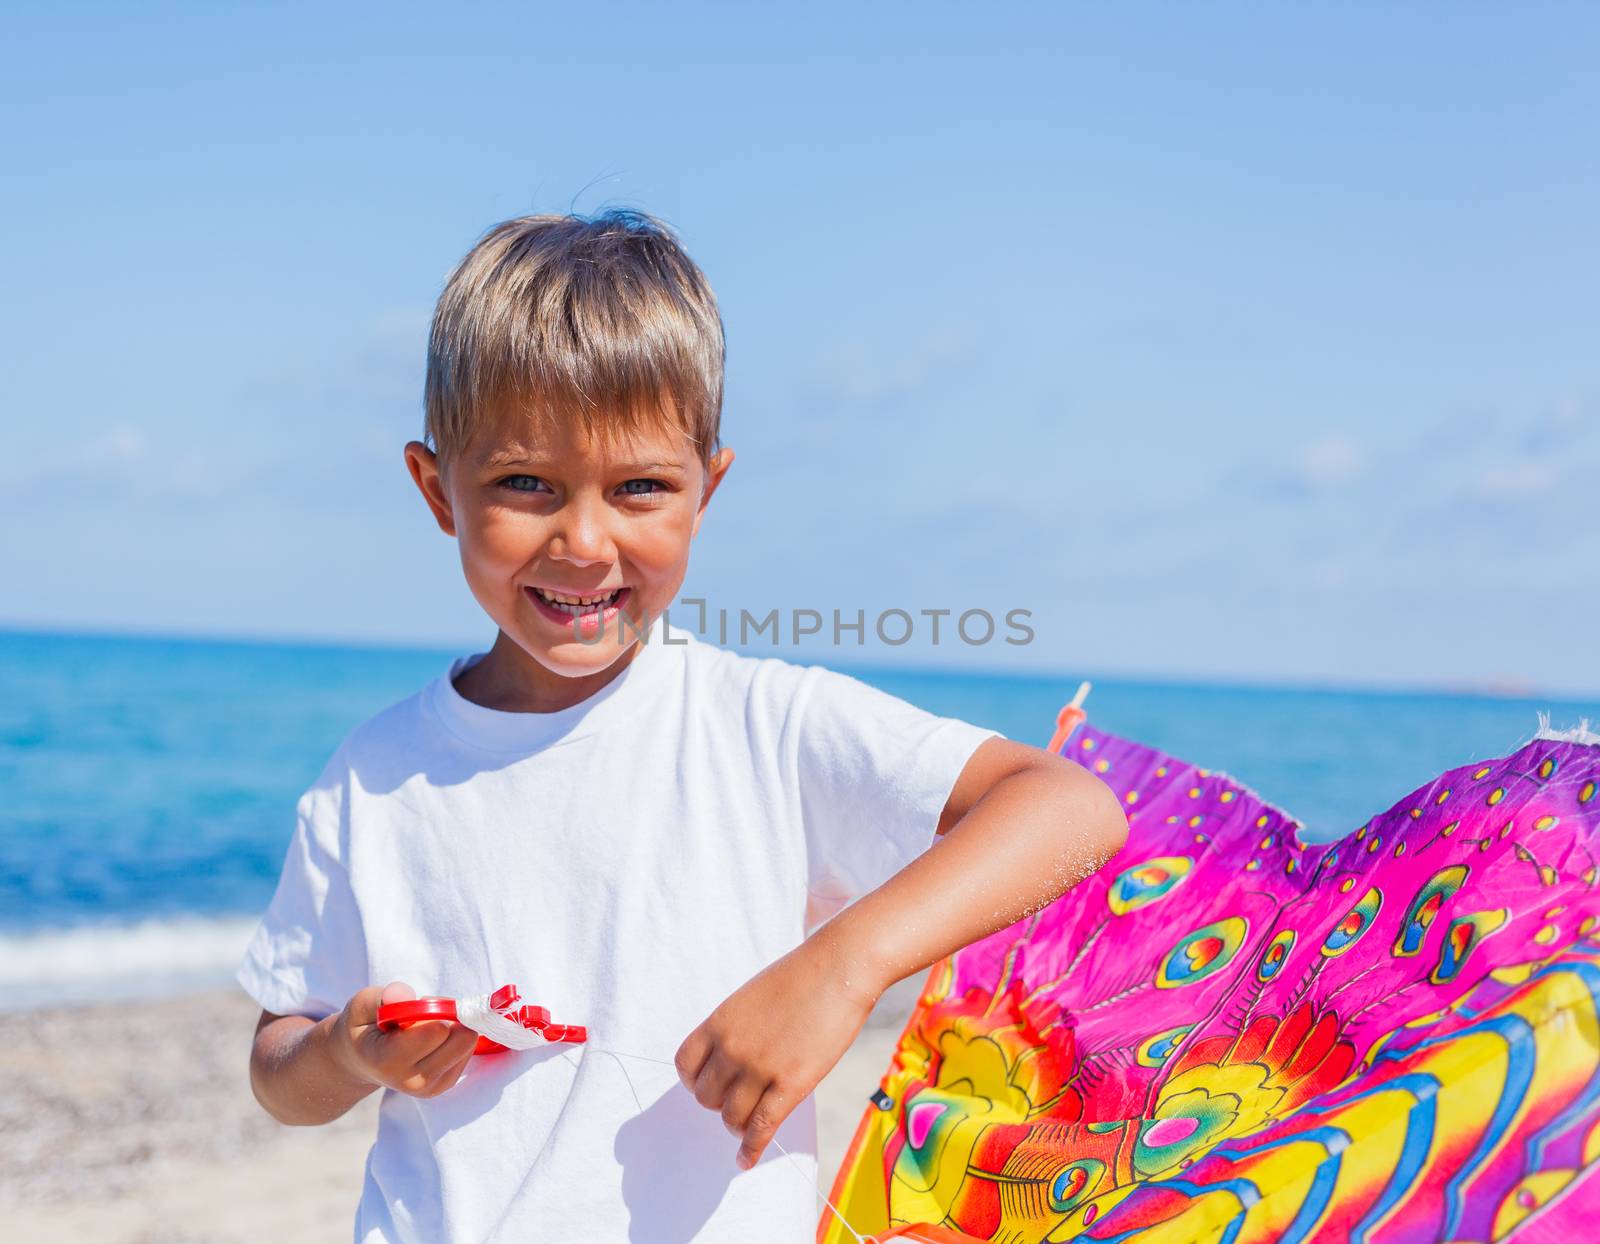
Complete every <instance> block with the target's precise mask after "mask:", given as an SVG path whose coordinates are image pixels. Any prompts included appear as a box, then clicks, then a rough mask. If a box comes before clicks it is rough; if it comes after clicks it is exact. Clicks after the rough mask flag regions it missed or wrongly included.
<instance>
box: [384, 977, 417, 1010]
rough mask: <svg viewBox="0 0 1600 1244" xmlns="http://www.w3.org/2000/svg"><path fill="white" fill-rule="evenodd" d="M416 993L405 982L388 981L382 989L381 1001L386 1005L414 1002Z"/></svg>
mask: <svg viewBox="0 0 1600 1244" xmlns="http://www.w3.org/2000/svg"><path fill="white" fill-rule="evenodd" d="M416 996H417V991H416V990H415V989H413V988H411V986H410V985H408V984H406V983H405V981H390V982H389V983H388V984H387V985H385V986H384V987H383V996H382V999H381V1001H382V1002H383V1003H384V1004H385V1005H387V1004H388V1003H390V1002H412V1001H415V1000H416Z"/></svg>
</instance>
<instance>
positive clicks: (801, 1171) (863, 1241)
mask: <svg viewBox="0 0 1600 1244" xmlns="http://www.w3.org/2000/svg"><path fill="white" fill-rule="evenodd" d="M469 1027H470V1025H469ZM474 1031H476V1029H474ZM585 1045H586V1046H587V1048H589V1049H591V1050H593V1051H594V1052H595V1053H596V1054H609V1055H611V1057H612V1058H615V1059H617V1060H618V1062H617V1068H618V1070H620V1071H621V1072H622V1076H623V1079H625V1080H627V1082H628V1091H629V1092H630V1093H632V1094H633V1101H634V1104H635V1105H636V1106H638V1107H639V1110H640V1112H641V1113H643V1111H644V1103H643V1102H642V1101H640V1100H639V1090H638V1089H636V1088H634V1087H633V1077H632V1076H630V1075H629V1074H628V1069H627V1068H626V1067H624V1066H623V1065H622V1062H621V1060H622V1059H624V1058H637V1059H638V1060H639V1061H640V1062H645V1063H655V1064H657V1065H658V1066H661V1067H671V1068H672V1069H673V1070H674V1071H676V1070H677V1067H678V1064H677V1063H675V1062H673V1061H672V1060H671V1059H670V1058H652V1057H651V1056H650V1055H648V1054H630V1053H628V1052H627V1051H626V1050H612V1049H607V1048H606V1047H605V1046H603V1045H595V1044H594V1043H593V1042H585ZM771 1144H772V1145H773V1147H774V1148H776V1149H777V1151H778V1152H779V1153H781V1154H783V1156H784V1157H786V1158H788V1159H789V1164H790V1165H791V1166H792V1167H793V1168H794V1173H795V1174H796V1175H798V1176H799V1177H800V1178H801V1179H802V1180H804V1181H805V1185H806V1187H808V1188H810V1189H811V1191H812V1193H813V1194H814V1195H815V1196H816V1198H817V1200H819V1201H821V1202H822V1203H823V1204H824V1205H826V1206H827V1207H828V1212H829V1213H830V1214H832V1215H833V1216H834V1217H835V1218H837V1219H838V1220H839V1225H840V1226H842V1227H843V1228H844V1229H845V1230H846V1231H848V1232H849V1233H850V1234H851V1236H852V1237H853V1238H854V1239H855V1241H856V1244H875V1240H874V1237H873V1236H870V1235H862V1234H861V1232H859V1231H857V1230H856V1229H855V1228H854V1227H852V1226H851V1225H850V1220H849V1219H848V1218H846V1217H845V1216H844V1215H843V1214H841V1213H840V1212H839V1207H838V1206H837V1205H835V1204H834V1203H833V1202H832V1201H830V1200H829V1199H828V1197H827V1194H826V1193H824V1192H823V1191H822V1189H821V1188H819V1187H817V1185H816V1184H815V1183H814V1182H813V1181H812V1180H811V1179H810V1178H809V1177H808V1176H807V1175H806V1170H805V1167H803V1166H801V1165H800V1159H799V1158H797V1157H795V1155H794V1154H792V1153H790V1152H789V1151H788V1150H787V1149H785V1148H784V1147H783V1144H782V1142H780V1141H779V1140H778V1138H777V1137H776V1136H774V1137H773V1138H772V1140H771Z"/></svg>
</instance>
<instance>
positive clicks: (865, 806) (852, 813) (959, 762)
mask: <svg viewBox="0 0 1600 1244" xmlns="http://www.w3.org/2000/svg"><path fill="white" fill-rule="evenodd" d="M797 720H798V727H797V731H796V734H797V776H798V780H799V786H800V804H801V817H802V820H803V822H804V826H805V836H806V851H807V856H808V878H807V886H808V889H809V890H810V893H811V895H812V899H813V903H812V908H813V910H812V916H811V920H810V922H811V923H815V922H816V921H817V920H820V919H823V918H826V916H828V915H831V914H832V913H833V911H836V910H838V909H839V908H840V907H842V906H844V904H846V903H848V902H850V901H851V900H853V899H856V898H859V897H860V896H861V895H863V894H866V893H868V892H869V891H871V890H873V889H876V888H877V887H878V886H880V885H882V884H883V883H884V882H885V881H887V880H888V879H889V878H890V877H892V876H893V875H894V874H895V873H897V872H899V871H900V870H901V869H902V868H904V867H905V866H906V865H907V864H909V863H910V862H911V861H912V860H913V859H915V858H916V857H917V856H919V855H921V854H922V852H924V851H925V850H927V849H928V847H929V846H931V845H932V843H933V841H934V834H935V831H936V830H937V829H938V827H939V815H940V813H941V812H943V811H944V805H945V802H946V801H947V800H948V799H949V797H950V792H951V790H952V789H954V787H955V784H956V779H957V778H959V777H960V776H961V771H962V769H963V768H965V767H966V763H967V761H968V760H969V759H971V757H972V753H973V752H975V751H976V750H977V749H978V746H979V744H981V743H982V742H984V740H986V739H990V738H996V737H999V735H998V733H997V732H996V731H994V730H987V729H984V728H982V727H980V726H975V725H972V724H970V723H968V722H965V721H960V720H958V719H956V718H953V717H940V716H937V715H935V714H933V713H930V712H927V711H926V710H924V709H921V708H918V707H917V706H916V705H914V704H908V703H906V702H905V701H904V700H902V699H899V698H898V697H896V696H892V695H890V694H889V693H888V692H886V691H880V690H878V689H877V688H876V687H871V686H868V685H867V684H866V683H864V682H861V681H860V680H859V679H855V678H851V677H850V676H848V675H846V674H840V673H837V672H835V671H833V670H828V669H824V668H822V667H820V666H816V667H813V668H811V669H809V670H807V671H806V674H805V677H804V679H803V681H802V685H801V688H800V695H799V698H798V702H797Z"/></svg>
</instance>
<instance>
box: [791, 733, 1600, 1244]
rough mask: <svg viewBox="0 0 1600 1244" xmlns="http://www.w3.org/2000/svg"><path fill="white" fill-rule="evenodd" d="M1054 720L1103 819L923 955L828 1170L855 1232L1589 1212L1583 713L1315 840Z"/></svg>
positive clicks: (1327, 1233) (1586, 742) (1441, 1231)
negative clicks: (1041, 906) (1088, 780)
mask: <svg viewBox="0 0 1600 1244" xmlns="http://www.w3.org/2000/svg"><path fill="white" fill-rule="evenodd" d="M1063 750H1064V752H1065V754H1067V755H1069V756H1071V757H1072V758H1073V759H1075V760H1077V761H1079V762H1080V763H1082V764H1084V765H1086V766H1087V767H1089V768H1090V769H1091V770H1093V771H1094V772H1095V773H1097V774H1099V775H1100V776H1101V777H1102V778H1103V779H1104V780H1105V781H1106V782H1107V783H1108V784H1109V785H1110V786H1111V788H1112V789H1113V790H1114V791H1116V793H1117V795H1118V796H1119V797H1120V798H1121V799H1122V800H1123V802H1124V806H1125V807H1126V809H1127V812H1128V820H1129V825H1130V833H1129V838H1128V842H1127V845H1126V846H1125V847H1124V849H1123V850H1122V852H1121V854H1120V855H1118V856H1117V858H1116V859H1115V860H1113V861H1112V862H1111V863H1110V864H1109V865H1107V866H1106V867H1105V868H1104V869H1102V870H1101V871H1100V872H1099V873H1098V874H1096V875H1095V876H1094V877H1092V878H1091V879H1090V880H1088V881H1086V882H1084V883H1083V884H1082V885H1080V886H1078V887H1077V888H1076V889H1075V890H1073V891H1071V892H1070V893H1069V894H1067V895H1065V896H1064V897H1063V898H1061V899H1060V900H1059V901H1057V902H1056V903H1054V904H1052V905H1051V906H1049V907H1048V908H1046V909H1045V910H1043V911H1042V912H1040V913H1038V914H1037V915H1035V916H1033V917H1032V918H1030V919H1028V920H1026V921H1024V922H1022V923H1020V924H1018V925H1016V926H1014V927H1012V928H1010V929H1006V930H1004V931H1002V932H1000V933H996V934H995V935H994V936H992V937H989V938H987V939H985V940H984V941H981V942H978V943H976V944H974V945H972V946H969V947H967V948H966V949H965V950H962V951H960V952H959V953H958V954H956V955H954V956H952V957H951V958H950V959H948V960H946V961H945V962H943V963H941V964H939V965H938V966H937V967H935V968H934V970H933V972H932V973H931V974H930V976H929V978H928V982H927V985H926V987H925V989H924V992H923V995H922V999H921V1001H920V1003H919V1004H918V1006H917V1009H916V1012H915V1013H914V1014H913V1016H912V1018H911V1022H910V1024H909V1025H908V1026H907V1028H906V1030H905V1032H904V1034H903V1035H902V1036H901V1038H900V1044H899V1048H898V1050H897V1052H896V1054H895V1057H894V1062H893V1064H892V1066H891V1068H890V1070H889V1073H888V1074H887V1075H886V1076H885V1077H884V1078H883V1080H882V1082H881V1084H880V1087H879V1090H878V1092H877V1093H876V1094H875V1095H874V1097H873V1101H872V1105H871V1106H870V1107H869V1108H868V1109H867V1112H866V1114H865V1116H864V1117H863V1119H862V1121H861V1125H860V1126H859V1128H858V1129H857V1131H856V1136H855V1140H854V1141H853V1142H852V1145H851V1148H850V1152H849V1155H848V1156H847V1158H846V1160H845V1163H844V1166H843V1168H842V1169H841V1171H840V1174H839V1178H838V1181H837V1182H836V1184H835V1185H834V1190H833V1196H832V1201H833V1204H834V1205H836V1206H837V1207H838V1209H839V1211H840V1213H841V1214H842V1215H843V1217H844V1219H845V1220H848V1222H849V1223H850V1224H852V1226H853V1227H854V1229H855V1230H856V1231H860V1232H863V1233H867V1232H870V1233H871V1234H872V1237H873V1238H877V1239H888V1238H897V1239H924V1240H939V1241H965V1240H969V1239H970V1240H1003V1241H1008V1242H1010V1244H1037V1242H1040V1241H1061V1240H1101V1241H1141V1242H1144V1241H1150V1242H1154V1241H1162V1242H1170V1244H1179V1242H1182V1241H1201V1240H1204V1241H1220V1242H1222V1244H1249V1242H1252V1241H1266V1240H1274V1241H1278V1240H1281V1241H1298V1240H1327V1239H1337V1240H1343V1239H1351V1240H1364V1241H1374V1242H1376V1241H1386V1240H1406V1241H1414V1240H1438V1241H1464V1240H1493V1239H1502V1238H1504V1237H1506V1236H1507V1235H1511V1234H1513V1233H1517V1232H1519V1231H1521V1232H1523V1233H1524V1234H1523V1236H1522V1238H1524V1239H1532V1238H1534V1236H1535V1234H1537V1235H1538V1236H1539V1237H1541V1238H1546V1237H1550V1238H1562V1239H1564V1240H1567V1241H1576V1240H1585V1239H1594V1238H1600V1236H1597V1235H1596V1234H1592V1233H1600V1219H1597V1218H1596V1215H1597V1214H1600V1019H1597V1009H1600V934H1597V933H1596V926H1597V924H1600V896H1597V891H1596V888H1595V880H1596V858H1595V853H1596V852H1597V850H1600V796H1597V794H1596V791H1597V784H1600V742H1597V740H1596V737H1595V736H1593V735H1589V734H1586V733H1585V732H1583V731H1575V732H1573V733H1572V734H1570V735H1567V736H1550V735H1549V734H1548V732H1546V733H1545V735H1543V736H1541V737H1540V738H1538V739H1535V740H1534V741H1533V742H1531V743H1529V744H1528V745H1527V746H1525V747H1523V748H1521V749H1520V750H1519V751H1517V752H1516V753H1515V754H1513V755H1511V756H1508V757H1506V758H1505V759H1503V760H1496V761H1491V762H1488V763H1483V764H1474V765H1468V766H1466V767H1463V768H1460V769H1454V770H1452V771H1450V772H1449V773H1446V774H1444V775H1442V776H1441V777H1439V778H1437V779H1435V780H1434V781H1432V782H1430V783H1429V784H1428V785H1426V786H1424V787H1423V788H1422V789H1420V790H1418V791H1416V792H1415V793H1413V794H1412V795H1410V796H1408V797H1407V798H1405V799H1403V800H1401V801H1400V802H1399V803H1398V804H1396V805H1395V806H1394V807H1393V808H1391V809H1390V810H1389V811H1388V812H1385V813H1384V814H1383V815H1382V816H1378V817H1374V818H1373V819H1372V820H1371V821H1369V822H1368V823H1367V824H1366V825H1363V826H1362V827H1361V828H1360V829H1358V830H1357V831H1356V832H1355V833H1354V834H1351V835H1349V836H1348V837H1346V838H1344V839H1343V840H1341V841H1339V842H1336V843H1330V844H1324V845H1319V846H1307V845H1304V844H1302V843H1301V842H1300V840H1299V839H1298V837H1297V836H1296V830H1297V829H1298V828H1299V826H1298V825H1297V823H1296V822H1295V821H1294V820H1293V819H1292V818H1290V817H1289V816H1287V815H1285V814H1284V813H1283V812H1281V811H1279V810H1278V809H1276V808H1273V807H1271V806H1269V805H1267V804H1265V803H1263V802H1262V801H1261V800H1260V799H1259V798H1257V797H1256V796H1255V795H1253V794H1252V793H1251V792H1250V791H1248V790H1246V789H1245V788H1244V787H1242V786H1240V785H1239V784H1238V783H1237V782H1235V781H1233V780H1232V779H1230V778H1228V777H1226V776H1225V775H1223V774H1220V773H1211V772H1207V771H1206V770H1204V769H1196V768H1195V767H1193V766H1192V765H1188V764H1185V763H1183V762H1182V761H1180V760H1175V759H1173V758H1172V757H1170V756H1164V755H1162V754H1161V753H1159V752H1156V751H1153V750H1151V749H1150V748H1147V747H1141V746H1140V745H1139V744H1137V743H1132V742H1129V741H1127V740H1125V739H1120V738H1117V737H1115V736H1114V735H1110V734H1106V733H1104V732H1102V731H1099V730H1095V729H1091V728H1089V727H1083V728H1082V729H1080V730H1078V731H1077V733H1075V734H1072V735H1071V737H1070V740H1068V741H1066V742H1065V743H1064V746H1063ZM924 1224H926V1225H924ZM1558 1231H1559V1232H1560V1233H1561V1234H1560V1236H1559V1237H1554V1236H1553V1233H1554V1232H1558ZM854 1238H855V1237H854V1235H853V1233H852V1232H851V1231H849V1230H847V1229H846V1228H845V1227H844V1226H843V1225H842V1224H841V1222H840V1220H839V1219H838V1218H836V1217H835V1216H834V1215H833V1214H831V1213H829V1214H827V1215H826V1216H825V1217H824V1219H823V1221H822V1225H821V1226H820V1227H819V1230H818V1240H819V1241H820V1242H822V1244H849V1242H850V1241H851V1240H852V1239H854Z"/></svg>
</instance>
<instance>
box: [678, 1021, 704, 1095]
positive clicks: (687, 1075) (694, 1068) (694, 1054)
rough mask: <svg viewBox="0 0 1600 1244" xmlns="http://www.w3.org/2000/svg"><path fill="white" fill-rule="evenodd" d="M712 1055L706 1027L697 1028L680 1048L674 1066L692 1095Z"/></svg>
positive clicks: (679, 1077)
mask: <svg viewBox="0 0 1600 1244" xmlns="http://www.w3.org/2000/svg"><path fill="white" fill-rule="evenodd" d="M710 1054H711V1038H710V1037H708V1036H707V1035H706V1031H705V1025H704V1024H702V1025H701V1026H700V1027H698V1028H696V1029H695V1030H694V1031H693V1032H691V1033H690V1034H689V1035H688V1036H687V1037H685V1038H684V1040H683V1044H682V1045H680V1046H679V1047H678V1052H677V1054H676V1055H675V1056H674V1057H673V1059H672V1065H673V1066H674V1067H676V1068H677V1069H678V1079H679V1080H680V1081H681V1082H682V1084H683V1087H684V1088H686V1089H688V1090H689V1091H690V1092H691V1093H692V1092H694V1083H695V1081H696V1080H698V1079H699V1078H700V1070H701V1068H703V1067H704V1066H705V1064H706V1059H707V1057H709V1056H710Z"/></svg>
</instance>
